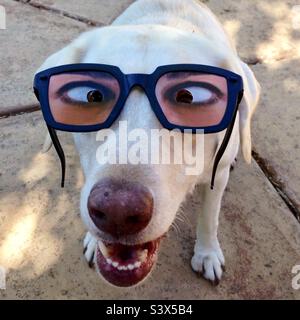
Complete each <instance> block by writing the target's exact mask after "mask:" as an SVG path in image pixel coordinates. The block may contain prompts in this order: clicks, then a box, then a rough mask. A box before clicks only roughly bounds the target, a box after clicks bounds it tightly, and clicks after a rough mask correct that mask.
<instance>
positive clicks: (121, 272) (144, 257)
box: [96, 239, 160, 287]
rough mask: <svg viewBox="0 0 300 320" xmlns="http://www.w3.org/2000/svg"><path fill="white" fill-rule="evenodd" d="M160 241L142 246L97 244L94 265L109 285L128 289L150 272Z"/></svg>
mask: <svg viewBox="0 0 300 320" xmlns="http://www.w3.org/2000/svg"><path fill="white" fill-rule="evenodd" d="M159 242H160V239H157V240H155V241H151V242H147V243H145V244H142V245H135V246H126V245H122V244H106V243H103V242H99V243H98V248H97V255H96V264H97V267H98V270H99V272H100V273H101V275H102V276H103V277H104V278H105V279H106V280H107V281H108V282H110V283H111V284H113V285H115V286H119V287H129V286H133V285H135V284H137V283H139V282H140V281H141V280H143V279H144V278H145V277H146V276H147V275H148V273H149V272H150V270H151V268H152V266H153V264H154V262H155V260H156V256H157V249H158V246H159Z"/></svg>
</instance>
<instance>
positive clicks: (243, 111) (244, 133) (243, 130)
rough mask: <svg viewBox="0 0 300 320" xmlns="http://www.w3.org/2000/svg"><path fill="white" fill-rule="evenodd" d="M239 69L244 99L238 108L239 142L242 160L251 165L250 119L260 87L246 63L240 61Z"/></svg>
mask: <svg viewBox="0 0 300 320" xmlns="http://www.w3.org/2000/svg"><path fill="white" fill-rule="evenodd" d="M239 69H240V74H241V76H242V77H243V82H244V97H243V99H242V101H241V104H240V106H239V127H240V140H241V147H242V153H243V156H244V159H245V161H246V162H247V163H251V153H252V143H251V119H252V116H253V114H254V111H255V109H256V107H257V104H258V101H259V97H260V91H261V87H260V84H259V83H258V81H257V80H256V78H255V76H254V74H253V72H252V70H251V69H250V68H249V66H248V65H247V64H246V63H244V62H242V61H240V68H239Z"/></svg>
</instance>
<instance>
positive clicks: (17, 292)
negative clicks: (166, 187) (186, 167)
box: [0, 112, 300, 299]
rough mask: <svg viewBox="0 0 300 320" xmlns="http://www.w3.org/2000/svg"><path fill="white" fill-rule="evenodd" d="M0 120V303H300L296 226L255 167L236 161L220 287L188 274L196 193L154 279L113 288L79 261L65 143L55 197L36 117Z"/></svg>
mask: <svg viewBox="0 0 300 320" xmlns="http://www.w3.org/2000/svg"><path fill="white" fill-rule="evenodd" d="M0 121H1V126H0V139H1V140H0V141H1V144H0V149H1V168H0V176H1V179H0V192H1V196H0V266H3V267H5V268H6V269H7V283H6V287H7V289H6V290H0V299H9V298H16V299H28V298H31V299H46V298H48V299H50V298H53V299H138V298H139V299H188V298H191V299H228V298H231V299H246V298H248V299H300V291H296V290H294V289H293V288H292V285H291V283H292V278H293V274H292V273H291V270H292V268H293V266H294V265H296V264H300V225H299V224H298V223H297V222H296V219H295V218H294V217H293V216H292V215H291V213H290V211H289V210H288V209H287V208H286V206H285V204H284V203H283V201H282V200H281V198H280V197H279V196H278V194H277V193H276V192H275V191H274V188H273V187H272V186H271V185H270V183H269V181H268V180H267V179H266V178H265V176H264V175H263V174H262V172H261V171H260V169H259V167H258V166H257V165H256V164H255V163H253V164H252V166H246V165H244V164H243V161H242V160H240V161H239V162H238V166H237V168H236V169H235V170H234V171H233V173H232V175H231V181H230V183H229V186H228V188H227V191H226V194H225V197H224V201H223V206H222V211H221V221H220V231H219V238H220V241H221V244H222V247H223V249H224V254H225V257H226V260H227V265H226V266H227V271H226V273H225V275H224V278H223V281H222V282H221V284H220V285H219V286H218V287H212V286H211V285H210V284H209V283H207V282H206V281H204V280H203V279H200V278H198V277H197V276H196V275H195V273H193V272H192V271H191V268H190V259H191V256H192V250H193V243H194V236H195V230H194V228H192V225H195V219H196V215H195V205H196V203H197V193H196V194H195V196H194V197H193V198H192V199H190V200H191V201H188V203H189V205H187V206H186V208H185V215H186V216H188V217H189V219H190V224H188V223H187V224H180V225H179V226H180V232H179V233H176V232H175V231H174V230H173V231H170V233H169V236H168V237H167V238H166V239H165V240H164V242H163V244H162V248H161V251H160V254H159V260H158V263H157V266H156V268H155V270H154V272H153V273H152V275H151V277H150V278H149V279H148V280H146V281H145V282H144V283H143V284H142V285H140V286H139V287H136V288H133V289H118V288H112V287H111V286H108V285H106V284H104V283H103V282H102V281H101V280H100V278H98V276H97V275H96V273H95V272H94V271H93V270H91V269H89V268H88V267H87V264H86V262H85V261H84V259H83V256H82V238H83V236H84V234H85V230H84V227H83V223H82V222H81V219H80V217H79V209H78V208H79V196H80V187H81V185H82V175H81V173H80V167H79V163H78V156H77V155H76V152H75V150H74V147H73V143H72V139H71V134H68V133H61V134H60V137H61V139H62V144H63V146H64V148H65V151H66V155H67V164H68V166H67V180H66V187H65V189H60V187H59V180H60V167H59V162H58V159H57V156H56V154H55V152H54V150H53V149H52V150H51V151H50V152H49V153H47V154H44V155H43V154H40V150H41V148H42V144H43V140H44V134H45V132H46V128H45V125H44V123H43V120H42V117H41V114H40V112H35V113H32V114H26V115H22V116H15V117H10V118H7V119H1V120H0Z"/></svg>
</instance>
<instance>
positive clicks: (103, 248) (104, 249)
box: [98, 241, 109, 258]
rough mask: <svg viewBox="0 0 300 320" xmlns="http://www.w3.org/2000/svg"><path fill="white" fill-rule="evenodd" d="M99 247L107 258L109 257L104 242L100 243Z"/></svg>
mask: <svg viewBox="0 0 300 320" xmlns="http://www.w3.org/2000/svg"><path fill="white" fill-rule="evenodd" d="M98 247H99V249H100V251H101V253H102V254H103V256H104V257H105V258H108V257H109V254H108V250H107V248H106V246H105V244H104V243H103V242H102V241H99V242H98Z"/></svg>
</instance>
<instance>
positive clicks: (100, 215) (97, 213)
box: [92, 210, 106, 220]
mask: <svg viewBox="0 0 300 320" xmlns="http://www.w3.org/2000/svg"><path fill="white" fill-rule="evenodd" d="M92 214H93V216H94V217H95V218H97V219H99V220H106V214H105V213H104V212H102V211H98V210H94V211H93V212H92Z"/></svg>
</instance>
